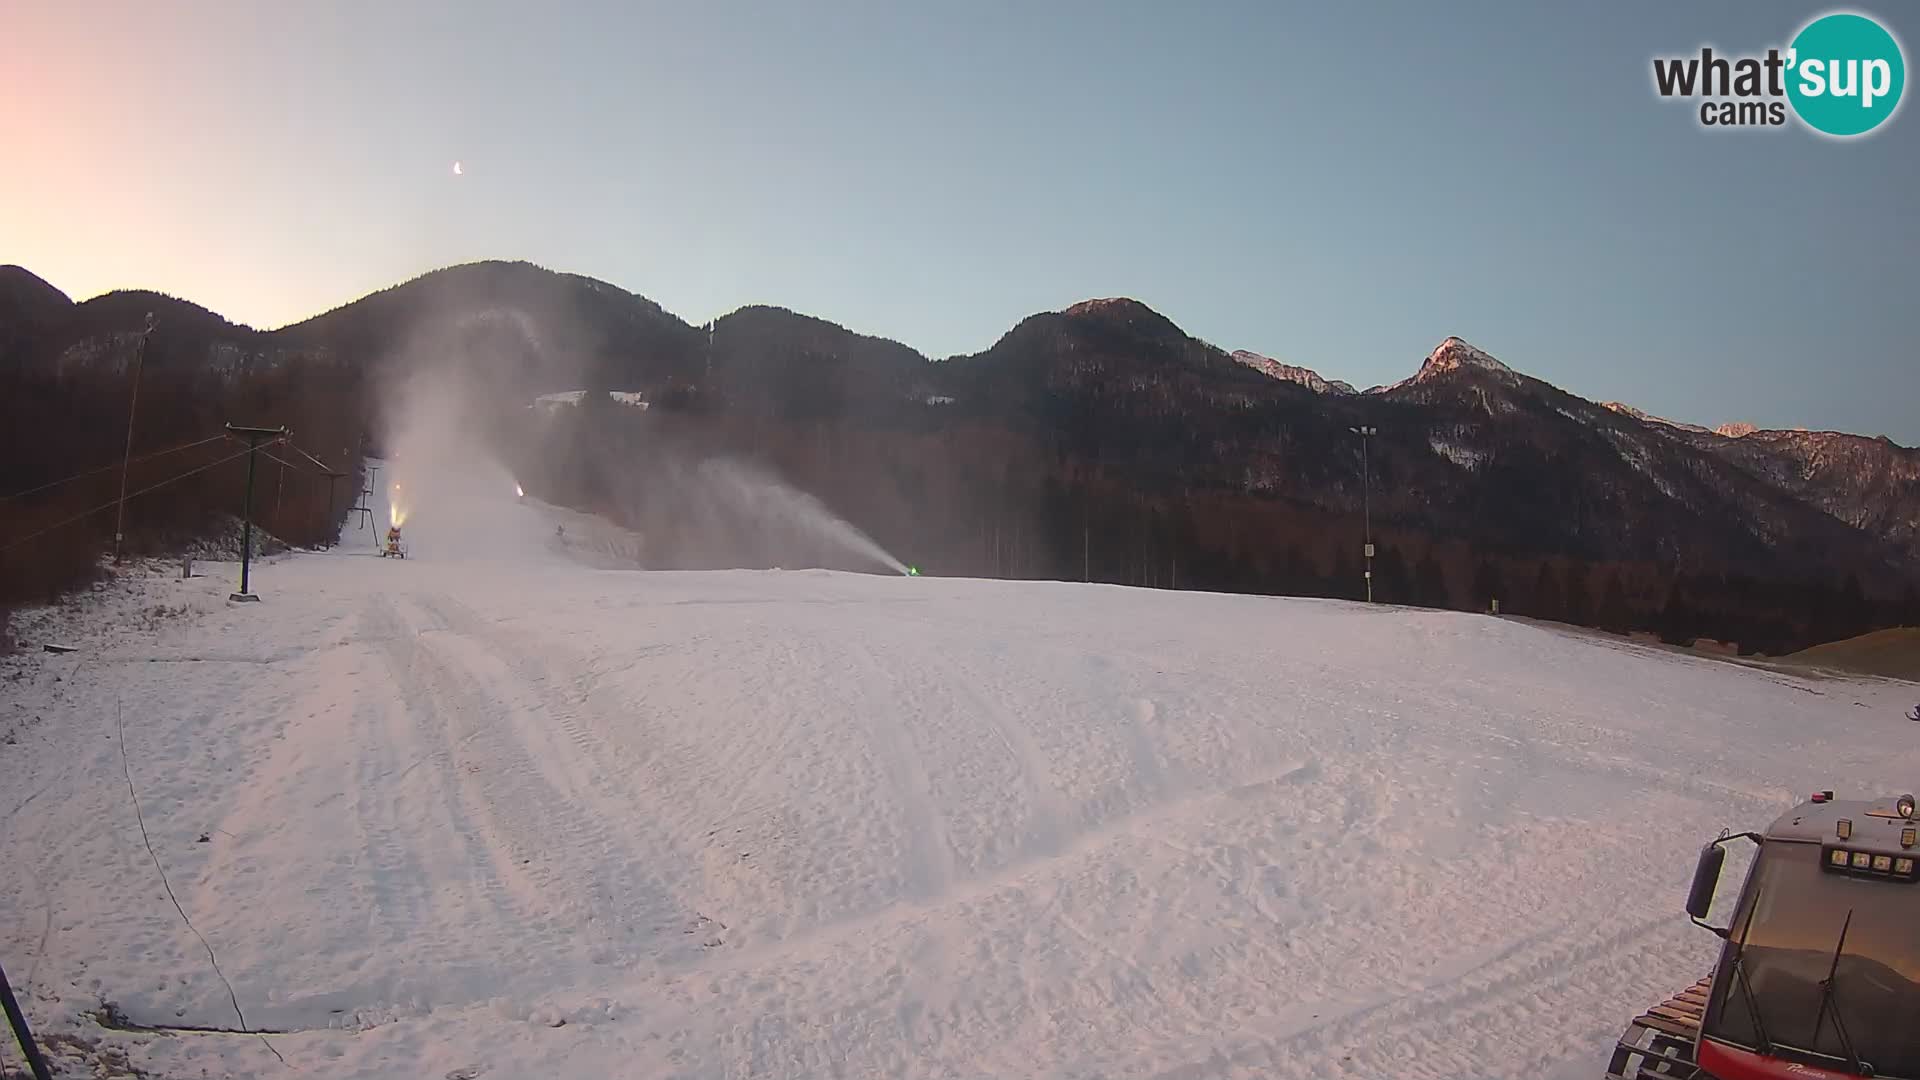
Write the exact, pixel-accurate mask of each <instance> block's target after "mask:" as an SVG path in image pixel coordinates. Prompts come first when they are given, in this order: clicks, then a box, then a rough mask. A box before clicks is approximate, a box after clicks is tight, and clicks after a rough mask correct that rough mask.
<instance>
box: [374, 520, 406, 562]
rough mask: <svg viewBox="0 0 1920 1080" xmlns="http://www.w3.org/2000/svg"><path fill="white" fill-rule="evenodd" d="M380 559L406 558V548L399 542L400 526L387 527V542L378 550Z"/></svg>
mask: <svg viewBox="0 0 1920 1080" xmlns="http://www.w3.org/2000/svg"><path fill="white" fill-rule="evenodd" d="M380 557H381V558H383V559H388V558H392V559H404V558H406V557H407V546H406V545H405V544H404V543H402V542H401V540H400V526H398V525H389V526H387V542H386V545H385V546H384V547H382V548H381V549H380Z"/></svg>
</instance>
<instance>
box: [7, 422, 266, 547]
mask: <svg viewBox="0 0 1920 1080" xmlns="http://www.w3.org/2000/svg"><path fill="white" fill-rule="evenodd" d="M282 441H284V440H282V439H274V440H272V441H270V442H264V443H261V444H260V445H261V446H263V447H265V446H272V445H274V443H277V442H282ZM253 449H254V448H252V447H249V448H248V449H245V450H239V451H235V452H234V453H231V454H228V455H227V456H226V457H223V458H220V459H218V460H217V461H209V462H207V463H206V464H205V465H201V466H199V467H197V468H192V469H188V470H187V471H186V472H183V473H180V474H179V475H177V476H170V477H168V478H166V479H165V480H162V481H160V482H159V483H157V484H149V485H147V486H146V487H143V488H141V489H140V490H139V491H133V492H129V493H128V494H127V496H126V497H127V498H129V499H133V498H138V497H139V496H141V495H145V494H146V493H147V492H149V491H155V490H158V489H159V488H163V487H166V486H167V485H168V484H172V483H175V482H177V481H180V480H185V479H186V478H187V477H189V476H193V475H195V474H197V473H203V472H206V471H207V470H208V469H212V468H215V467H217V466H220V465H225V464H226V463H227V462H229V461H237V460H239V459H240V458H243V457H246V456H247V455H248V454H250V453H252V452H253ZM119 504H120V500H119V499H113V500H111V501H108V502H104V503H101V504H100V505H99V506H96V507H94V508H93V509H91V510H87V511H83V512H82V513H78V514H75V515H73V516H72V517H69V518H64V519H62V520H60V521H57V522H55V523H53V524H52V525H49V526H47V527H46V528H44V529H38V530H35V531H34V532H30V533H28V534H27V535H25V536H21V537H17V538H15V539H13V540H11V541H9V542H8V543H7V544H5V545H3V546H0V552H3V551H12V550H13V549H14V548H17V547H19V546H20V545H21V544H24V543H26V542H27V541H29V540H33V539H37V538H39V537H42V536H45V535H46V534H48V533H50V532H53V531H55V530H56V529H64V528H66V527H67V526H68V525H71V524H73V523H74V522H76V521H80V520H82V519H85V518H89V517H92V516H93V515H95V514H98V513H100V512H101V511H103V510H111V509H113V508H114V507H115V506H118V505H119Z"/></svg>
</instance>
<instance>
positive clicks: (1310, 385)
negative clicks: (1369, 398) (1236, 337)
mask: <svg viewBox="0 0 1920 1080" xmlns="http://www.w3.org/2000/svg"><path fill="white" fill-rule="evenodd" d="M1233 358H1234V359H1235V360H1237V361H1239V362H1240V363H1242V364H1245V365H1246V366H1248V367H1250V368H1252V369H1254V370H1255V371H1258V372H1261V373H1262V374H1265V375H1271V376H1272V377H1274V378H1276V379H1284V380H1285V381H1287V382H1290V383H1298V384H1299V385H1301V386H1304V387H1306V388H1307V389H1309V390H1311V391H1313V392H1314V393H1316V394H1353V393H1358V391H1356V390H1355V389H1354V388H1353V384H1352V383H1349V382H1343V381H1341V380H1339V379H1326V378H1322V377H1321V376H1320V373H1319V372H1317V371H1314V370H1313V369H1311V368H1303V367H1298V366H1296V365H1293V364H1288V363H1283V362H1282V361H1279V360H1275V359H1274V358H1273V357H1271V356H1262V355H1260V354H1259V353H1257V352H1248V351H1247V350H1246V349H1235V350H1234V352H1233Z"/></svg>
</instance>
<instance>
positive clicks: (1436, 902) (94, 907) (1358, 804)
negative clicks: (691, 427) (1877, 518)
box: [0, 494, 1920, 1078]
mask: <svg viewBox="0 0 1920 1080" xmlns="http://www.w3.org/2000/svg"><path fill="white" fill-rule="evenodd" d="M475 498H477V499H480V500H481V501H482V502H483V503H485V502H486V496H484V495H479V494H476V495H475ZM497 502H498V505H493V504H491V503H489V504H487V505H486V507H485V509H484V513H481V514H479V515H477V517H478V518H485V519H487V520H489V521H491V522H492V524H491V525H490V526H489V528H488V529H485V530H475V529H473V528H472V527H471V526H472V525H473V522H474V521H475V520H476V519H477V518H476V517H475V516H474V515H469V516H467V517H466V518H465V519H464V521H465V526H466V527H463V528H462V529H461V530H457V531H455V530H449V531H446V532H444V533H442V534H440V535H436V533H435V530H434V529H433V528H432V526H431V524H430V522H431V520H432V515H431V514H429V513H428V512H427V511H426V510H425V509H422V510H419V511H416V512H415V521H414V523H412V524H410V525H409V526H408V531H409V540H410V544H411V547H412V557H411V558H409V559H408V560H407V561H406V562H404V563H403V562H397V561H393V560H382V559H378V558H374V557H372V556H371V554H370V552H371V546H370V544H368V543H367V542H366V540H365V535H366V534H360V539H357V540H354V542H352V543H350V544H348V545H346V546H343V547H342V548H341V549H339V550H337V551H335V552H333V553H329V554H322V555H301V556H294V557H290V558H286V559H282V560H278V561H275V562H272V563H270V564H268V565H265V566H263V567H260V568H258V569H257V571H256V576H255V579H254V580H255V585H256V588H257V590H258V591H259V592H260V593H261V594H262V596H263V597H264V600H263V602H262V603H259V604H256V605H244V606H240V605H228V604H226V603H225V602H224V594H225V593H226V592H227V591H228V590H229V589H231V587H232V582H231V580H229V579H228V578H227V577H225V576H224V571H225V570H226V569H228V568H216V572H220V573H221V574H222V575H223V576H218V577H205V578H195V579H193V580H189V581H180V580H168V579H166V578H164V577H160V576H154V577H151V578H148V579H145V580H142V581H138V582H135V583H134V584H132V585H129V586H125V587H123V588H121V589H119V590H118V591H116V592H112V593H108V594H103V596H102V598H101V599H100V600H99V601H97V602H96V604H95V606H94V608H93V609H92V613H91V614H90V615H88V616H86V617H85V618H84V619H82V620H81V621H80V622H78V623H74V624H72V627H71V629H72V630H73V632H74V633H75V634H77V635H82V636H81V640H80V643H81V644H82V645H83V646H84V648H83V650H82V651H81V652H78V653H74V654H71V655H67V656H59V657H53V656H42V655H38V654H36V655H32V656H28V657H24V658H20V659H17V660H15V661H11V662H10V664H11V666H10V668H8V671H10V672H11V673H13V674H14V675H17V678H15V679H13V680H12V681H6V682H0V695H4V700H5V704H4V705H0V726H6V727H8V728H9V729H12V730H15V731H16V739H15V741H14V743H13V744H12V745H0V812H4V813H5V815H6V816H5V818H4V819H3V820H0V859H4V864H5V865H6V866H8V867H9V868H10V869H11V870H13V871H14V872H10V873H8V874H4V875H0V958H3V959H4V961H5V964H6V966H7V970H8V973H9V975H11V976H12V977H13V979H14V982H15V985H16V986H17V987H19V988H20V989H21V991H22V993H23V996H24V997H25V998H26V999H27V1001H28V1007H29V1011H30V1013H31V1015H32V1016H33V1017H34V1019H35V1021H36V1022H37V1023H38V1024H39V1025H40V1027H41V1028H42V1030H43V1031H46V1032H54V1033H69V1034H77V1035H82V1036H85V1037H87V1038H90V1039H99V1040H101V1041H102V1042H103V1044H105V1045H110V1046H113V1047H118V1048H121V1049H123V1050H125V1051H126V1053H128V1054H129V1055H130V1058H131V1060H132V1062H133V1063H134V1064H135V1065H137V1066H139V1067H141V1068H144V1069H148V1070H150V1071H152V1072H153V1073H154V1074H155V1075H158V1076H162V1077H188V1076H201V1075H210V1076H254V1075H260V1076H274V1075H280V1074H282V1073H285V1072H287V1071H288V1070H287V1069H286V1068H283V1067H282V1066H281V1065H280V1064H279V1062H277V1061H275V1060H274V1058H273V1057H272V1055H271V1054H269V1053H268V1051H267V1050H266V1049H265V1048H264V1047H263V1046H262V1045H261V1043H260V1041H259V1040H257V1039H253V1038H248V1037H244V1036H236V1035H226V1034H211V1033H188V1034H175V1035H156V1034H145V1033H126V1032H118V1031H109V1032H101V1031H99V1030H98V1029H97V1028H96V1027H95V1026H94V1024H93V1022H92V1021H91V1020H90V1019H89V1018H88V1014H89V1013H90V1012H91V1011H93V1010H97V1009H98V1008H99V1006H100V1003H101V1001H102V1000H107V1001H111V1002H113V1003H114V1004H115V1005H116V1006H117V1007H118V1009H119V1010H121V1012H122V1013H123V1014H124V1015H125V1017H126V1018H128V1019H129V1020H131V1021H134V1022H136V1023H140V1024H145V1025H153V1026H169V1025H173V1026H201V1027H233V1026H234V1025H235V1017H234V1015H233V1007H232V1005H231V1004H230V1002H229V1000H228V997H227V992H226V989H225V987H224V986H223V985H222V984H221V982H220V980H219V979H218V978H217V977H216V976H215V975H214V973H213V971H212V969H211V967H210V966H209V964H208V962H207V957H206V954H205V952H204V951H203V950H202V949H201V947H200V944H199V942H198V941H197V940H196V939H195V937H194V936H193V934H192V933H190V932H189V931H188V929H187V928H186V927H185V926H184V925H183V924H182V922H181V920H180V918H179V916H178V915H177V914H176V912H175V911H174V910H173V907H172V905H171V904H170V903H168V901H167V900H166V898H165V895H164V893H163V892H162V890H161V885H160V881H159V879H158V877H157V876H156V874H155V872H154V866H153V863H152V861H151V860H150V859H149V857H148V855H147V852H146V850H145V848H144V847H143V846H142V843H141V839H140V834H139V830H138V828H137V826H136V823H135V818H134V813H133V807H132V804H131V802H130V801H129V796H128V790H127V777H126V772H130V773H131V775H132V780H133V783H134V785H135V788H136V790H137V791H138V794H139V799H140V803H141V808H142V811H143V813H144V816H145V822H146V828H147V830H148V832H149V834H150V835H151V838H152V842H153V845H154V850H155V852H156V853H157V855H158V857H159V859H160V861H161V863H162V865H163V866H164V867H165V869H166V872H167V874H168V876H169V878H170V880H171V883H172V885H173V888H174V890H175V892H176V893H177V894H178V896H179V899H180V902H181V904H182V905H183V906H184V907H185V909H186V911H187V912H188V914H189V915H190V916H191V917H192V919H193V922H194V925H195V927H196V928H197V929H198V930H199V931H200V932H201V933H202V934H204V935H205V936H206V938H207V940H208V941H209V942H210V943H211V944H212V946H213V948H214V950H215V952H216V955H217V957H218V960H219V963H220V967H221V968H222V970H224V972H225V974H226V976H227V977H228V978H229V979H230V980H231V982H232V985H233V989H234V991H235V993H236V994H237V996H238V999H239V1001H240V1004H241V1006H242V1008H243V1009H244V1010H245V1012H246V1016H247V1019H248V1020H249V1021H250V1022H251V1023H252V1024H253V1025H255V1026H259V1027H267V1028H272V1029H275V1030H278V1031H284V1032H287V1033H288V1034H284V1035H278V1036H275V1037H273V1040H272V1041H273V1045H274V1047H275V1048H276V1049H278V1050H279V1051H280V1053H281V1054H283V1055H284V1056H285V1058H286V1061H287V1063H288V1065H289V1066H291V1067H292V1070H293V1071H297V1072H301V1073H305V1074H310V1075H315V1076H327V1077H433V1078H438V1077H443V1076H446V1077H452V1076H459V1077H479V1076H485V1077H535V1076H541V1077H628V1076H630V1077H716V1078H717V1077H747V1076H753V1077H822V1076H844V1077H929V1078H931V1077H1041V1076H1045V1077H1169V1078H1171V1077H1195V1078H1198V1077H1227V1076H1248V1077H1252V1076H1265V1077H1409V1078H1419V1077H1434V1078H1439V1077H1448V1078H1452V1077H1460V1076H1466V1075H1474V1076H1486V1077H1514V1078H1520V1077H1526V1078H1536V1077H1542V1076H1545V1077H1591V1076H1594V1075H1597V1074H1598V1072H1599V1070H1600V1068H1601V1066H1602V1064H1603V1062H1604V1048H1605V1047H1606V1046H1607V1045H1608V1044H1609V1042H1610V1040H1611V1039H1612V1038H1613V1037H1614V1036H1615V1035H1617V1033H1618V1032H1619V1030H1620V1028H1621V1027H1622V1025H1623V1024H1624V1022H1625V1021H1626V1019H1627V1018H1628V1016H1629V1015H1631V1014H1632V1013H1633V1012H1635V1011H1638V1010H1639V1009H1640V1008H1642V1007H1644V1006H1645V1005H1646V1004H1648V1003H1650V1002H1652V1001H1654V1000H1655V999H1657V998H1658V997H1661V996H1664V995H1665V994H1666V993H1668V992H1670V991H1672V990H1674V989H1677V988H1679V987H1680V986H1682V985H1684V984H1686V983H1688V982H1691V981H1692V980H1693V979H1695V978H1697V977H1699V975H1701V974H1702V973H1704V971H1705V970H1706V966H1707V964H1708V962H1709V959H1710V957H1711V955H1712V947H1713V945H1714V944H1715V941H1714V939H1713V938H1712V937H1710V936H1709V935H1707V934H1705V933H1704V932H1701V931H1698V930H1695V929H1693V928H1691V927H1690V926H1689V925H1688V924H1687V921H1686V919H1685V917H1684V916H1683V915H1682V914H1681V913H1680V910H1679V909H1680V903H1681V898H1682V895H1683V893H1684V890H1685V886H1686V881H1687V879H1688V876H1689V874H1690V872H1691V868H1692V861H1693V855H1694V852H1695V851H1696V849H1697V848H1698V845H1699V844H1700V843H1701V842H1703V841H1704V840H1706V839H1708V838H1710V837H1711V836H1712V835H1714V834H1715V833H1716V831H1717V830H1719V829H1720V828H1721V827H1723V826H1727V827H1735V828H1740V827H1752V826H1759V825H1761V824H1763V823H1764V822H1765V821H1767V820H1768V819H1770V818H1771V817H1772V816H1773V815H1774V814H1775V813H1777V812H1778V811H1779V810H1780V809H1782V808H1784V807H1786V806H1788V805H1790V804H1791V803H1792V802H1793V801H1795V800H1796V798H1797V796H1798V794H1799V793H1801V792H1803V791H1805V790H1809V789H1812V788H1815V787H1831V788H1835V789H1839V790H1842V791H1845V792H1848V793H1850V794H1856V793H1857V794H1865V793H1886V792H1890V791H1894V790H1900V791H1905V790H1911V789H1913V788H1916V787H1920V753H1916V751H1915V749H1914V747H1915V738H1916V733H1915V731H1914V725H1912V724H1910V723H1908V722H1907V721H1905V720H1903V719H1902V718H1901V716H1900V711H1901V709H1903V708H1904V707H1906V706H1908V705H1911V703H1912V700H1913V699H1914V698H1915V697H1920V693H1917V692H1916V691H1915V689H1914V688H1913V687H1912V686H1911V685H1909V684H1898V683H1874V682H1864V681H1863V682H1848V681H1832V680H1812V679H1806V678H1797V677H1791V676H1787V675H1782V674H1775V673H1772V672H1768V671H1761V670H1755V669H1750V668H1745V667H1741V666H1737V665H1731V664H1726V663H1717V662H1712V661H1707V660H1694V659H1690V658H1686V657H1680V656H1675V655H1671V654H1667V653H1662V652H1657V651H1651V650H1644V649H1639V648H1634V647H1630V646H1627V645H1625V644H1624V643H1621V642H1618V641H1613V640H1609V639H1601V638H1593V637H1586V636H1580V635H1575V634H1572V633H1561V632H1556V631H1553V630H1550V629H1542V628H1538V627H1533V626H1528V625H1524V624H1518V623H1512V622H1505V621H1499V620H1494V619H1489V618H1484V617H1478V616H1472V615H1463V614H1450V613H1441V612H1426V611H1408V610H1398V609H1390V608H1385V607H1379V608H1368V607H1365V606H1362V605H1353V604H1344V603H1334V602H1321V601H1308V600H1283V599H1269V598H1258V597H1240V596H1218V595H1203V594H1190V593H1169V592H1154V591H1145V590H1135V589H1124V588H1117V587H1108V586H1089V585H1078V584H1056V583H1010V582H987V581H967V580H942V579H938V578H920V579H904V578H897V577H883V576H865V575H854V574H833V573H825V572H810V571H799V572H728V573H707V574H693V573H688V574H656V573H639V572H632V571H623V570H614V569H605V568H595V567H592V566H585V565H581V564H580V563H579V562H578V561H576V560H575V559H574V558H573V557H572V554H571V551H570V549H569V547H568V546H567V545H565V544H561V543H557V542H556V541H557V540H558V539H559V538H558V537H556V536H554V535H553V534H554V529H553V524H554V522H555V517H554V516H553V515H554V514H555V513H557V512H553V511H549V510H546V509H543V508H540V507H538V506H532V505H526V504H517V503H515V502H513V501H512V500H511V497H510V495H507V496H503V497H501V498H500V499H499V500H497ZM568 520H572V519H568ZM581 528H582V527H581V526H579V525H578V523H577V522H576V524H575V525H574V526H570V528H569V530H568V532H569V534H573V535H576V536H577V535H579V533H580V529H581ZM353 535H354V534H351V533H350V534H349V537H350V539H351V538H353ZM456 540H458V541H461V542H455V541H456ZM596 550H600V551H602V552H604V550H606V548H605V545H600V546H599V547H597V548H596ZM593 561H596V562H598V563H599V564H600V565H601V566H602V567H604V566H606V565H609V563H608V562H607V560H606V559H604V558H597V557H596V559H594V560H593ZM156 604H167V605H172V606H175V607H178V606H180V605H184V606H185V607H186V608H187V609H188V610H187V613H186V614H176V615H170V616H168V617H164V618H158V619H151V620H147V621H148V622H151V623H153V625H143V624H141V622H140V621H139V620H134V619H131V618H130V617H129V616H130V615H131V614H133V613H135V612H136V611H140V610H148V609H150V608H151V607H152V606H153V605H156ZM116 713H117V714H118V715H119V717H120V718H121V719H123V720H124V722H125V743H126V746H125V750H126V754H127V763H128V768H126V769H125V770H123V765H122V758H121V753H122V747H121V744H120V736H119V727H118V723H117V721H116ZM203 836H204V837H205V838H206V839H205V840H204V842H203V841H202V839H201V838H202V837H203Z"/></svg>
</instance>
